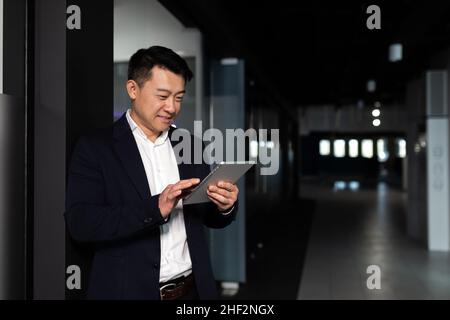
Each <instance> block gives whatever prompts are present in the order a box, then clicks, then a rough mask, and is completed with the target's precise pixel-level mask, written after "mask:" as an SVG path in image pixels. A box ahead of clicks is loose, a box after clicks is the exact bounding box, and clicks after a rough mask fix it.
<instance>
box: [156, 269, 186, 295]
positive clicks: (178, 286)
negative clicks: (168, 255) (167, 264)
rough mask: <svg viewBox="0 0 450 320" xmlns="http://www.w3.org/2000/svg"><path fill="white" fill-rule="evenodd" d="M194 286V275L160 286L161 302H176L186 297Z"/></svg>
mask: <svg viewBox="0 0 450 320" xmlns="http://www.w3.org/2000/svg"><path fill="white" fill-rule="evenodd" d="M193 286H194V275H193V274H192V273H191V274H190V275H188V276H186V277H184V276H183V277H179V278H176V279H173V280H169V281H167V282H163V283H160V284H159V292H160V296H161V300H176V299H178V298H181V297H182V296H184V295H186V294H187V293H188V292H189V290H191V288H192V287H193Z"/></svg>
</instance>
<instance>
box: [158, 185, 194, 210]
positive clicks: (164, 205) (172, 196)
mask: <svg viewBox="0 0 450 320" xmlns="http://www.w3.org/2000/svg"><path fill="white" fill-rule="evenodd" d="M199 182H200V179H198V178H192V179H186V180H180V181H178V182H177V183H175V184H169V185H168V186H167V187H166V188H165V189H164V190H163V192H161V194H160V195H159V205H158V206H159V211H161V215H162V217H163V218H164V219H166V218H167V217H168V216H169V214H170V212H172V210H173V208H174V207H175V206H176V205H177V203H178V200H180V199H181V197H180V196H181V193H182V191H183V190H185V189H189V188H191V187H192V186H195V185H196V184H198V183H199Z"/></svg>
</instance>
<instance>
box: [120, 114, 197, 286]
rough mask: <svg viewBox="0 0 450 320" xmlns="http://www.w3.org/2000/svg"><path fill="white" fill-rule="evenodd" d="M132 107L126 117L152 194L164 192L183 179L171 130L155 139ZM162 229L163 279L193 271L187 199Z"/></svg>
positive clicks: (161, 270) (161, 268)
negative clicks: (186, 221)
mask: <svg viewBox="0 0 450 320" xmlns="http://www.w3.org/2000/svg"><path fill="white" fill-rule="evenodd" d="M130 111H131V110H130V109H128V111H127V114H126V117H127V120H128V124H129V125H130V128H131V131H132V132H133V136H134V139H135V140H136V144H137V146H138V149H139V153H140V155H141V159H142V162H143V164H144V169H145V174H146V175H147V181H148V185H149V187H150V192H151V195H152V196H154V195H157V194H160V193H161V192H162V191H163V190H164V189H165V188H166V187H167V185H169V184H174V183H176V182H178V181H179V180H180V175H179V172H178V165H177V160H176V158H175V154H174V152H173V149H172V144H171V143H170V140H169V137H168V134H169V130H166V131H163V132H162V133H161V134H160V136H159V137H158V138H157V139H156V140H155V142H152V141H151V140H150V139H148V138H147V136H146V135H145V133H144V132H143V131H142V129H141V128H139V126H138V125H137V124H136V122H135V121H134V120H133V119H132V118H131V116H130ZM160 231H161V267H160V272H159V282H166V281H168V280H171V279H174V278H177V277H179V276H182V275H188V274H190V273H191V272H192V261H191V256H190V254H189V248H188V243H187V237H186V228H185V225H184V216H183V203H182V201H181V200H180V201H178V203H177V205H176V207H175V208H174V209H173V211H172V212H171V214H170V219H169V221H168V222H167V223H165V224H163V225H162V226H160Z"/></svg>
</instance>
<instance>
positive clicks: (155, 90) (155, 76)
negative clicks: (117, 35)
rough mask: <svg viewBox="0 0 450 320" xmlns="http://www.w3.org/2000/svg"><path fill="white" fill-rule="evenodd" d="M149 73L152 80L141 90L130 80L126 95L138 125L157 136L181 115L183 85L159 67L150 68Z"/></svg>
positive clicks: (169, 72) (183, 83)
mask: <svg viewBox="0 0 450 320" xmlns="http://www.w3.org/2000/svg"><path fill="white" fill-rule="evenodd" d="M151 72H152V76H151V78H150V79H149V80H147V81H146V82H145V83H144V84H143V85H142V86H141V87H139V86H138V84H137V83H136V82H135V81H133V80H129V81H128V82H127V91H128V95H129V96H130V98H131V100H132V103H133V112H134V113H135V115H136V116H137V118H138V124H140V125H141V126H144V127H145V129H147V130H149V131H151V132H152V133H154V134H156V135H159V133H161V131H164V130H167V129H168V128H169V126H170V125H171V124H172V122H173V120H174V119H175V117H176V116H177V114H178V112H180V108H181V101H182V99H183V95H184V92H185V88H184V86H185V81H184V78H183V77H182V76H181V75H177V74H175V73H173V72H171V71H169V70H167V69H163V68H161V67H158V66H155V67H153V69H152V70H151ZM147 130H145V131H147Z"/></svg>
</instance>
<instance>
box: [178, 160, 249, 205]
mask: <svg viewBox="0 0 450 320" xmlns="http://www.w3.org/2000/svg"><path fill="white" fill-rule="evenodd" d="M254 164H255V162H254V161H237V162H224V161H222V162H221V163H219V164H218V165H217V166H216V167H215V168H214V170H212V171H211V172H210V173H209V174H208V175H207V176H206V177H205V179H203V180H202V181H201V182H200V183H199V184H198V185H197V186H196V187H194V188H193V189H192V190H191V191H190V192H189V194H188V195H187V196H186V197H184V198H183V204H196V203H203V202H208V201H211V200H209V198H208V194H207V193H206V190H207V188H208V186H210V185H212V184H216V183H217V182H219V181H227V182H231V183H236V182H237V181H238V180H239V178H240V177H242V176H243V175H244V174H245V173H246V172H247V171H248V170H249V169H250V168H251V167H252V166H253V165H254Z"/></svg>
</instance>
